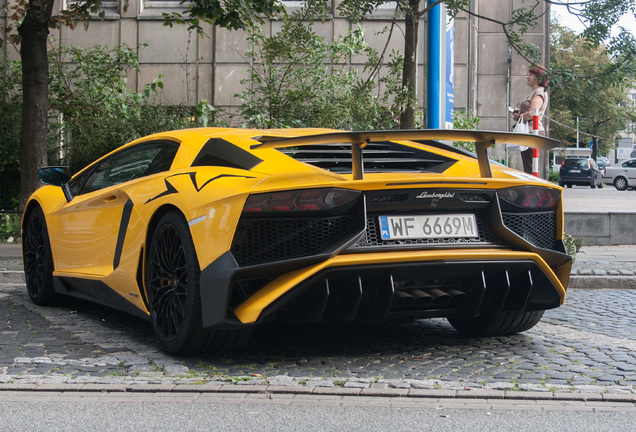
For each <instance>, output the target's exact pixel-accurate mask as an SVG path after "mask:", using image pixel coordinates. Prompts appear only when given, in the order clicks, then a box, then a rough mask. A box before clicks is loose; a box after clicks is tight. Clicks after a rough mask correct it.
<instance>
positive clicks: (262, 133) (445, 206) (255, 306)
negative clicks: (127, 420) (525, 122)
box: [22, 128, 571, 354]
mask: <svg viewBox="0 0 636 432" xmlns="http://www.w3.org/2000/svg"><path fill="white" fill-rule="evenodd" d="M450 141H469V142H474V143H475V144H476V149H477V150H476V153H470V152H467V151H465V150H462V149H460V148H457V147H454V146H453V145H452V143H451V142H450ZM496 142H506V143H512V144H522V145H525V146H529V147H535V148H540V149H543V150H546V149H549V148H551V147H552V146H554V145H555V144H558V143H557V142H556V141H554V140H551V139H548V138H543V137H539V136H534V135H522V134H508V133H499V132H488V131H457V130H418V131H403V130H402V131H372V132H345V131H334V130H322V129H320V130H318V129H285V130H249V129H229V128H228V129H221V128H204V129H187V130H180V131H172V132H165V133H158V134H155V135H151V136H148V137H145V138H142V139H139V140H136V141H134V142H131V143H129V144H126V145H124V146H122V147H120V148H119V149H117V150H115V151H113V152H111V153H110V154H107V155H106V156H104V157H102V158H101V159H99V160H97V161H96V162H94V163H93V164H91V165H90V166H88V167H86V168H85V169H83V170H82V171H80V172H78V173H77V174H75V175H73V176H72V177H71V176H70V175H69V174H68V171H67V170H66V169H64V168H62V167H46V168H43V169H41V170H40V172H39V176H40V180H41V181H42V182H43V183H45V184H47V186H44V187H42V188H40V189H39V190H37V191H36V192H35V193H34V194H33V196H32V197H31V198H30V200H29V201H28V203H27V206H26V208H25V212H24V217H23V221H22V233H23V242H22V244H23V258H24V268H25V275H26V284H27V289H28V292H29V295H30V297H31V299H32V300H33V302H34V303H36V304H38V305H46V304H51V303H53V302H56V301H58V300H60V299H63V298H64V296H75V297H79V298H83V299H89V300H92V301H95V302H98V303H101V304H104V305H108V306H110V307H113V308H116V309H119V310H122V311H126V312H129V313H132V314H135V315H138V316H141V317H144V318H146V319H148V320H149V321H150V322H151V323H152V326H153V328H154V332H155V334H156V337H157V339H158V341H159V343H160V344H161V346H162V347H163V349H164V350H166V351H167V352H170V353H180V354H189V353H196V352H202V351H210V350H220V349H229V348H233V347H236V346H237V345H238V344H240V343H242V342H244V341H245V339H246V337H245V335H247V334H249V330H250V329H251V327H252V326H254V325H257V324H259V323H263V322H273V321H277V322H328V321H331V322H333V321H337V322H345V321H357V322H370V321H372V322H378V321H386V320H405V319H406V320H413V319H422V318H429V317H446V318H447V319H448V321H449V322H450V323H451V324H452V325H453V326H454V327H455V328H456V329H457V330H458V331H460V332H463V333H466V334H470V335H506V334H512V333H516V332H521V331H524V330H527V329H530V328H531V327H533V326H534V325H535V324H536V323H537V322H539V320H540V319H541V316H542V315H543V311H544V310H546V309H550V308H555V307H557V306H559V305H560V304H562V303H563V301H564V298H565V292H566V287H567V282H568V277H569V274H570V266H571V259H570V257H569V256H568V255H567V254H566V252H565V248H564V245H563V242H562V240H563V208H562V198H561V193H562V189H561V188H560V187H558V186H556V185H553V184H551V183H548V182H546V181H543V180H541V179H538V178H536V177H532V176H529V175H527V174H524V173H522V172H519V171H515V170H512V169H510V168H508V167H506V166H503V165H499V164H496V163H494V162H491V161H490V160H489V159H488V148H489V147H491V146H492V145H493V144H495V143H496Z"/></svg>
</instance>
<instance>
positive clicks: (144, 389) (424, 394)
mask: <svg viewBox="0 0 636 432" xmlns="http://www.w3.org/2000/svg"><path fill="white" fill-rule="evenodd" d="M12 391H21V392H22V391H34V392H71V391H72V392H87V393H89V392H107V393H115V392H120V393H208V394H209V393H219V394H221V393H224V394H228V393H241V394H254V393H259V394H296V395H330V396H367V397H387V398H403V397H409V398H419V399H431V398H436V399H502V400H543V401H571V402H588V401H598V402H613V403H617V402H620V403H625V404H629V405H633V407H634V408H636V394H630V393H625V394H620V393H619V394H616V393H610V394H608V393H577V392H533V391H526V392H524V391H507V390H480V389H471V390H454V391H453V390H428V389H426V390H425V389H409V390H407V389H396V388H390V387H388V388H373V389H372V388H366V389H357V388H344V387H330V388H325V387H306V386H301V385H294V386H269V385H261V386H249V385H247V386H246V385H240V384H235V385H231V384H228V385H172V384H138V385H118V384H107V385H101V384H0V394H2V392H12Z"/></svg>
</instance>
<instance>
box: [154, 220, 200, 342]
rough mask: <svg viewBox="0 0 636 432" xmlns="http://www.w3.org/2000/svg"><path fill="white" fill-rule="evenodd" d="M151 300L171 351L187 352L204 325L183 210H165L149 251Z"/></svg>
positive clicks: (157, 327)
mask: <svg viewBox="0 0 636 432" xmlns="http://www.w3.org/2000/svg"><path fill="white" fill-rule="evenodd" d="M146 281H147V286H148V300H149V303H150V314H151V319H152V325H153V329H154V331H155V335H156V337H157V339H158V340H159V342H160V343H161V345H162V346H163V348H164V349H165V350H166V351H168V352H171V353H188V352H190V351H192V350H195V349H196V347H194V346H192V345H193V342H195V340H194V339H196V338H197V334H199V333H204V331H203V329H202V328H201V306H200V301H199V295H198V286H199V267H198V264H197V260H196V252H195V250H194V245H193V243H192V238H191V236H190V231H189V230H188V226H187V224H186V222H185V220H183V217H182V216H181V215H180V214H177V213H175V212H170V213H166V214H165V215H164V216H163V217H162V218H161V220H160V221H159V223H158V224H157V229H156V230H155V232H154V234H153V236H152V240H151V242H150V247H149V252H148V265H147V276H146Z"/></svg>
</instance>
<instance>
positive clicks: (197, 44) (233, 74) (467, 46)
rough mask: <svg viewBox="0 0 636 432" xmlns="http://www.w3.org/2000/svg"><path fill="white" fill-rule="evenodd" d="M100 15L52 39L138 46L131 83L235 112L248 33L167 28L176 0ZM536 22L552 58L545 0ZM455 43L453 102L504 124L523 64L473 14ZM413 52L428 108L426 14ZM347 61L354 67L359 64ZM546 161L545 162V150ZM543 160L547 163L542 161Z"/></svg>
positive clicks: (498, 8) (510, 1)
mask: <svg viewBox="0 0 636 432" xmlns="http://www.w3.org/2000/svg"><path fill="white" fill-rule="evenodd" d="M67 1H69V0H61V1H56V3H55V8H56V9H57V10H59V9H60V8H64V7H66V4H65V2H67ZM327 1H329V3H330V7H331V11H332V17H331V19H329V20H327V21H325V22H319V23H316V24H315V29H316V31H317V32H318V33H319V34H320V35H321V36H323V37H325V39H326V40H327V41H332V40H336V39H337V38H338V37H342V36H344V35H345V34H346V32H347V31H348V29H349V28H350V27H351V24H350V23H349V22H348V21H347V20H346V19H344V18H342V17H340V16H339V14H338V10H337V6H338V4H339V3H340V0H327ZM7 2H9V5H10V4H11V0H0V6H2V7H0V21H2V22H4V23H5V24H7V23H8V22H9V21H8V20H9V18H8V16H7V9H6V4H7ZM283 3H285V4H286V6H287V7H297V6H298V4H299V2H293V1H287V2H283ZM102 4H103V8H104V11H105V16H104V19H103V20H98V19H95V20H92V21H91V22H90V25H89V26H88V29H87V30H84V27H83V26H82V25H79V26H78V27H77V28H76V29H74V30H71V29H69V28H66V27H62V28H60V29H57V30H52V31H51V35H50V41H51V44H53V45H55V44H64V45H76V46H78V47H83V48H86V47H90V46H93V45H98V44H99V45H108V46H121V45H124V44H126V45H128V46H130V47H138V48H137V50H138V55H139V62H140V71H139V72H138V73H135V74H134V75H133V76H130V77H129V80H128V81H129V85H130V87H131V89H133V90H136V89H139V88H141V87H143V86H144V85H145V84H147V83H149V82H152V81H153V80H154V79H155V78H156V77H158V76H159V75H162V76H163V78H162V81H163V83H164V90H163V92H162V97H163V99H164V100H163V102H165V103H167V104H188V105H195V104H197V103H198V102H199V101H201V100H207V101H209V102H210V103H212V104H213V105H215V106H216V107H218V108H220V109H222V110H224V111H225V112H228V113H233V112H236V109H237V107H238V106H239V105H240V101H239V100H238V98H237V97H236V96H235V95H236V94H238V93H241V84H240V83H241V80H242V79H245V78H247V77H248V74H249V73H250V70H249V60H248V58H247V57H246V55H245V53H246V52H247V50H249V49H250V45H249V41H248V38H247V35H246V33H244V32H242V31H228V30H225V29H221V28H217V27H214V26H209V27H207V28H206V29H205V30H206V32H207V34H208V35H209V37H202V36H199V35H197V34H196V33H195V32H191V31H188V30H187V28H186V26H183V25H181V26H180V25H175V26H174V27H172V28H170V27H166V26H164V20H163V16H162V14H163V13H165V12H167V13H170V12H172V11H175V10H179V9H180V8H181V5H180V1H178V0H176V1H175V0H129V1H128V7H127V9H126V10H124V7H123V6H122V5H123V2H120V1H104V2H103V3H102ZM521 6H528V5H526V4H524V1H523V0H502V1H492V0H474V1H473V2H471V8H472V12H474V13H475V14H478V15H480V16H483V17H488V18H492V19H495V20H499V21H502V22H505V21H507V20H509V19H510V17H511V16H512V13H513V11H514V10H515V8H518V7H521ZM540 7H543V8H545V10H543V11H542V12H545V14H544V15H543V16H542V18H541V20H540V23H539V24H538V25H537V26H536V27H535V28H533V29H531V30H530V31H529V32H528V33H527V35H526V36H525V38H526V41H527V42H531V43H533V44H535V45H537V46H538V47H539V48H540V50H541V51H542V55H543V58H542V62H543V64H546V62H547V59H548V58H549V11H548V10H547V5H546V4H545V3H543V2H541V3H540ZM392 16H393V8H392V7H391V4H386V5H384V7H382V8H380V9H378V10H376V11H375V12H374V13H373V14H372V15H371V16H369V17H368V19H366V20H365V21H364V22H363V23H362V25H363V26H364V27H365V30H366V35H367V40H368V43H369V44H370V45H371V46H374V47H376V48H378V47H381V46H383V45H384V43H386V37H387V36H386V33H380V32H381V30H382V29H383V28H385V27H386V26H387V25H388V24H389V23H390V22H391V18H392ZM279 26H280V22H278V21H276V20H272V21H267V22H266V23H265V24H264V27H263V28H262V30H263V31H264V32H265V33H266V34H268V33H269V34H271V33H272V32H276V31H277V29H278V28H279ZM454 40H455V49H454V78H455V79H454V84H455V86H454V107H455V110H456V111H457V110H462V109H463V110H465V111H466V112H468V113H470V114H472V115H476V116H478V117H480V118H481V124H480V128H481V129H485V130H502V131H505V130H509V128H510V127H511V126H510V125H511V119H510V117H509V116H510V114H509V113H508V110H507V106H508V105H512V106H514V105H516V103H517V102H518V101H519V100H521V99H522V98H523V97H524V96H525V95H526V94H527V93H528V90H529V89H528V87H527V86H526V73H527V68H528V66H529V64H528V62H527V61H525V60H524V59H523V58H521V57H520V56H519V55H518V54H516V53H515V52H513V51H511V50H510V49H509V47H508V44H507V40H506V36H505V34H504V33H503V31H502V28H501V25H499V24H497V23H494V22H492V21H489V20H487V19H484V18H476V17H475V16H474V15H469V14H461V15H460V16H458V17H457V18H456V20H455V35H454ZM418 41H419V42H418V53H417V63H418V71H417V75H418V78H417V92H418V100H419V101H420V102H419V103H420V109H421V110H425V107H424V106H423V102H422V101H425V100H426V98H425V91H426V90H425V89H426V18H423V19H422V22H421V23H420V26H419V39H418ZM403 45H404V40H403V36H402V33H401V32H394V33H393V36H392V40H390V41H389V51H388V52H391V50H395V51H399V52H403V51H404V46H403ZM2 50H3V51H4V52H3V54H4V55H5V56H7V57H8V58H18V57H19V54H18V51H17V49H16V48H15V47H14V46H12V45H11V44H8V43H5V44H4V45H3V47H2ZM363 62H364V59H360V64H356V63H355V60H354V61H353V62H352V64H351V66H352V67H362V66H363ZM494 153H495V154H494V155H493V157H494V158H496V159H499V160H501V159H504V158H505V157H506V155H505V151H504V150H502V149H497V150H496V151H495V152H494ZM545 157H546V161H547V155H546V156H545ZM545 165H546V166H547V163H546V164H545Z"/></svg>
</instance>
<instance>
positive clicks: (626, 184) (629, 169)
mask: <svg viewBox="0 0 636 432" xmlns="http://www.w3.org/2000/svg"><path fill="white" fill-rule="evenodd" d="M603 183H605V184H611V185H614V187H615V188H616V189H617V190H626V189H628V188H632V189H634V188H636V159H628V160H626V161H623V162H619V163H617V164H615V165H611V166H608V167H607V168H605V174H604V175H603Z"/></svg>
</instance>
